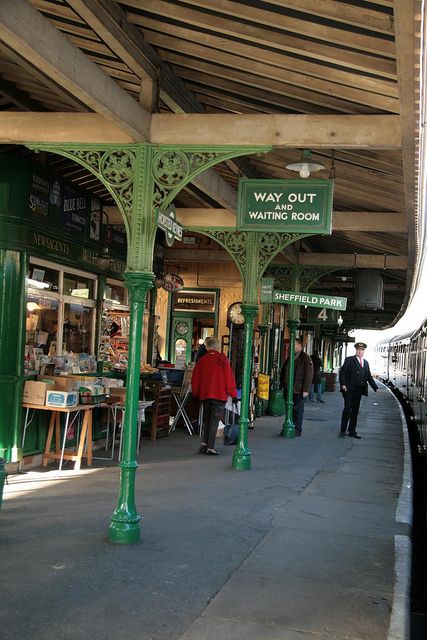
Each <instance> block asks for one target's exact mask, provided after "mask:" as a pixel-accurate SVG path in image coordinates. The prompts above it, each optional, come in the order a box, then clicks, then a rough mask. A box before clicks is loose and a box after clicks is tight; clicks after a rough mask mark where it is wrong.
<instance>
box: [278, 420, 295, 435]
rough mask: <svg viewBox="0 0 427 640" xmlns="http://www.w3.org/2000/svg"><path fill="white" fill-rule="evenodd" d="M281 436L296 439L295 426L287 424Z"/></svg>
mask: <svg viewBox="0 0 427 640" xmlns="http://www.w3.org/2000/svg"><path fill="white" fill-rule="evenodd" d="M280 435H281V436H282V438H295V426H294V425H293V424H286V422H285V423H284V425H283V429H282V431H281V432H280Z"/></svg>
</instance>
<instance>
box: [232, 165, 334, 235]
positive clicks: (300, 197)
mask: <svg viewBox="0 0 427 640" xmlns="http://www.w3.org/2000/svg"><path fill="white" fill-rule="evenodd" d="M332 198H333V181H332V180H307V179H306V180H249V179H245V178H242V179H241V180H240V181H239V193H238V203H237V230H238V231H270V232H272V231H273V232H274V231H277V232H289V233H306V234H322V235H330V234H331V233H332Z"/></svg>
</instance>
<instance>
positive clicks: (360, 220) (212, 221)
mask: <svg viewBox="0 0 427 640" xmlns="http://www.w3.org/2000/svg"><path fill="white" fill-rule="evenodd" d="M202 175H203V174H202ZM234 211H235V210H234V209H230V208H227V209H190V208H189V209H180V208H178V209H177V210H176V215H177V218H178V220H179V221H180V223H181V224H182V225H184V226H185V227H186V228H189V227H190V228H195V227H199V228H201V227H209V228H214V227H228V228H230V229H232V228H235V227H236V216H235V212H234ZM332 224H333V230H334V231H363V232H365V231H366V232H376V231H380V232H381V231H382V232H388V233H405V232H406V217H405V215H404V214H403V213H396V212H394V211H390V212H389V211H387V212H384V211H334V212H333V214H332Z"/></svg>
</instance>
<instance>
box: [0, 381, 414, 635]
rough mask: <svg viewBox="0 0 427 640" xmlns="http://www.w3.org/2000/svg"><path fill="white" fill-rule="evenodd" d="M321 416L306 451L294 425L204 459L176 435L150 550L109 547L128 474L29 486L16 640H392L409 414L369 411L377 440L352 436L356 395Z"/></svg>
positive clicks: (12, 584) (149, 447)
mask: <svg viewBox="0 0 427 640" xmlns="http://www.w3.org/2000/svg"><path fill="white" fill-rule="evenodd" d="M324 399H325V401H326V402H325V404H319V403H308V404H307V405H306V411H305V418H304V432H303V436H302V438H296V439H294V440H288V439H285V438H281V437H279V435H278V434H279V432H280V428H281V423H282V419H281V418H273V417H263V418H260V419H258V420H257V421H256V423H255V424H256V426H255V429H254V430H253V431H250V436H249V440H250V448H251V451H252V470H251V471H249V472H244V471H235V470H233V469H232V468H231V456H232V452H233V448H232V447H222V444H221V441H219V442H218V444H219V445H220V447H219V448H220V449H221V455H220V456H218V457H207V456H201V455H199V454H198V453H197V448H198V439H197V438H196V437H191V436H189V435H186V434H185V433H184V432H176V433H174V434H172V435H171V436H170V437H168V438H164V439H162V440H159V441H157V442H156V443H152V442H150V441H145V440H144V441H143V453H142V464H141V466H140V468H139V469H138V472H137V489H136V496H137V506H138V510H139V512H140V513H141V515H142V523H141V531H142V541H141V543H140V544H137V545H132V546H120V545H113V544H111V543H108V542H107V537H106V536H107V529H108V524H109V519H110V515H111V513H112V510H113V509H114V507H115V506H116V500H117V489H118V479H119V470H118V468H117V466H116V465H114V463H108V462H105V463H104V462H103V461H96V468H95V469H90V470H83V471H81V472H80V473H79V474H75V473H74V472H73V471H65V472H64V473H63V475H62V476H61V479H60V480H58V479H57V477H56V474H55V471H53V469H54V467H53V466H51V467H49V469H48V470H47V471H46V470H44V469H37V470H35V471H32V472H30V473H28V474H25V475H21V476H13V477H11V478H10V484H9V486H8V487H6V499H5V502H4V504H3V510H2V512H1V515H0V553H1V583H2V586H1V599H0V620H1V628H2V629H1V633H0V637H1V638H2V640H16V639H17V638H21V637H22V638H31V639H32V640H54V639H55V640H63V639H68V638H72V639H73V640H83V639H84V640H87V639H89V638H90V639H91V640H98V639H99V640H110V639H111V640H113V639H114V640H116V639H117V638H120V639H121V640H128V639H129V640H130V639H138V640H166V639H176V640H178V639H181V640H211V639H212V640H214V639H215V640H243V639H244V640H255V639H257V640H258V639H265V640H279V639H280V640H302V639H306V638H312V639H313V640H333V639H336V640H379V639H381V640H382V639H386V638H387V637H388V632H389V624H390V611H391V606H392V598H393V585H394V536H395V535H396V534H399V533H405V532H404V530H403V528H404V525H402V524H399V523H397V522H396V521H395V512H396V506H397V501H398V497H399V492H400V489H401V483H402V472H403V440H402V429H401V419H400V414H399V409H398V406H397V404H396V402H395V401H394V399H393V397H392V396H391V394H390V393H389V392H388V391H387V390H386V389H385V388H384V387H382V388H381V392H380V393H378V394H374V393H372V392H370V395H369V398H368V399H366V400H365V401H364V403H363V405H362V410H361V414H360V419H359V432H360V433H361V435H362V436H363V438H362V440H354V439H350V438H345V439H344V438H343V439H341V438H338V437H337V434H338V431H339V417H340V413H341V408H342V398H341V395H340V394H339V393H337V392H335V393H325V394H324Z"/></svg>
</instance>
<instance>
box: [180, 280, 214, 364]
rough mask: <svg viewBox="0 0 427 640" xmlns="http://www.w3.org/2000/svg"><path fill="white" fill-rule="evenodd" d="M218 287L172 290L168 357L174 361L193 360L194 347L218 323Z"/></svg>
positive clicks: (197, 345)
mask: <svg viewBox="0 0 427 640" xmlns="http://www.w3.org/2000/svg"><path fill="white" fill-rule="evenodd" d="M217 293H218V292H217V291H216V290H214V291H212V290H210V291H200V290H182V291H180V292H179V293H174V294H172V301H171V302H172V318H171V324H170V327H171V333H170V350H169V353H170V360H171V362H173V363H175V364H188V363H189V362H192V361H194V358H195V356H196V353H197V351H198V350H199V348H200V347H201V345H202V344H203V342H204V341H205V339H206V338H207V337H209V336H214V335H215V330H216V326H217V314H218V309H217V304H218V297H219V296H218V295H217Z"/></svg>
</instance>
